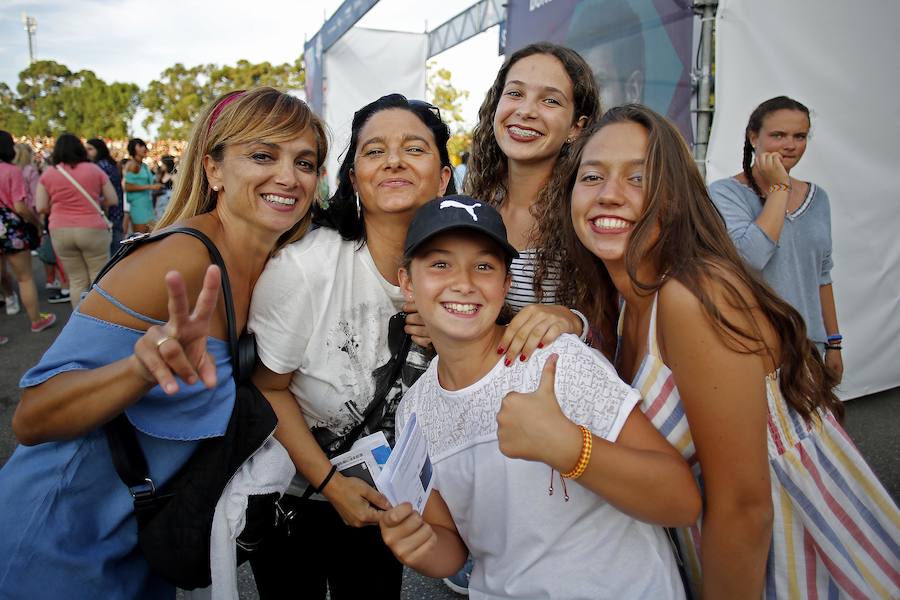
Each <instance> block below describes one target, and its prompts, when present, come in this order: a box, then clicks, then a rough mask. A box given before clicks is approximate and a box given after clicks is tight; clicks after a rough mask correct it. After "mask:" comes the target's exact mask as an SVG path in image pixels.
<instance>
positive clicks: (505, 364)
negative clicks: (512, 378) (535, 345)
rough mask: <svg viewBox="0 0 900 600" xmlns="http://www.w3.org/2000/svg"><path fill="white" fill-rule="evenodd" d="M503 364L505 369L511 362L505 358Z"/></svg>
mask: <svg viewBox="0 0 900 600" xmlns="http://www.w3.org/2000/svg"><path fill="white" fill-rule="evenodd" d="M503 364H504V366H507V367H508V366H509V365H511V364H512V361H511V360H509V359H508V358H507V359H505V360H504V361H503Z"/></svg>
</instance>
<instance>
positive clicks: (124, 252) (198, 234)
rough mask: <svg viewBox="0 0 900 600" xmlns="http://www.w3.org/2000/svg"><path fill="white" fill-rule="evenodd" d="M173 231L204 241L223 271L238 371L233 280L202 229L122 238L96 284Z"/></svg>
mask: <svg viewBox="0 0 900 600" xmlns="http://www.w3.org/2000/svg"><path fill="white" fill-rule="evenodd" d="M173 233H184V234H187V235H190V236H192V237H194V238H196V239H198V240H200V241H201V242H203V245H204V246H206V249H207V251H208V252H209V256H210V258H211V259H212V261H213V264H215V265H216V266H217V267H219V270H220V271H221V272H222V295H223V296H224V297H225V321H226V323H227V327H228V346H229V348H230V350H231V360H232V366H233V367H234V372H235V373H237V362H236V361H237V360H238V337H239V336H238V332H237V321H236V319H235V316H234V296H233V295H232V293H231V282H230V280H229V278H228V269H227V268H226V267H225V261H224V260H223V259H222V254H221V253H220V252H219V249H218V248H216V245H215V244H214V243H213V242H212V240H210V239H209V238H208V237H207V236H206V234H205V233H203V232H202V231H200V230H198V229H194V228H193V227H171V228H169V229H164V230H162V231H159V232H155V233H152V234H150V233H144V234H138V235H136V236H134V237H131V238H128V239H127V240H122V242H121V246H120V247H119V249H118V250H117V251H116V253H115V254H113V256H112V258H110V259H109V262H107V263H106V264H105V265H104V266H103V268H102V269H100V273H98V274H97V277H96V278H95V279H94V283H95V284H96V283H97V282H99V281H100V280H101V279H103V276H104V275H106V274H107V273H109V272H110V271H111V270H112V268H113V267H114V266H116V265H117V264H118V263H119V261H121V260H122V259H124V258H125V257H126V256H128V255H129V254H131V253H132V252H133V251H134V250H136V249H137V248H139V247H141V246H144V245H146V244H149V243H152V242H156V241H158V240H161V239H163V238H167V237H169V236H170V235H172V234H173Z"/></svg>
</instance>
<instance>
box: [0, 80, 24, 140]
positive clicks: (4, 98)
mask: <svg viewBox="0 0 900 600" xmlns="http://www.w3.org/2000/svg"><path fill="white" fill-rule="evenodd" d="M0 129H2V130H3V131H8V132H10V133H11V134H13V135H25V132H26V131H27V130H28V117H27V116H26V115H25V112H24V110H23V108H22V105H21V101H20V100H19V98H18V97H16V94H15V92H13V91H12V90H11V89H10V87H9V86H8V85H6V84H5V83H2V82H0Z"/></svg>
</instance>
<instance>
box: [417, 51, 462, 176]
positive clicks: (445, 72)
mask: <svg viewBox="0 0 900 600" xmlns="http://www.w3.org/2000/svg"><path fill="white" fill-rule="evenodd" d="M451 77H452V73H451V72H450V70H449V69H439V68H437V65H436V63H435V62H434V61H432V62H429V63H428V77H427V79H426V82H425V92H426V94H427V96H428V98H429V102H431V103H432V104H434V105H435V106H437V107H438V108H440V109H441V117H442V118H443V119H444V122H445V123H447V124H448V125H449V126H450V130H451V132H452V135H451V136H450V141H449V142H448V143H447V150H448V151H449V152H450V158H451V159H453V161H454V164H458V163H459V156H460V154H462V153H463V152H465V151H466V150H469V149H470V148H471V147H472V134H471V132H470V131H468V130H467V128H466V126H465V121H464V119H463V116H462V103H463V102H464V101H465V100H466V99H467V98H468V97H469V92H468V90H459V89H457V88H456V87H455V86H454V85H453V83H452V82H451V81H450V78H451Z"/></svg>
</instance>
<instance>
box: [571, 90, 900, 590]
mask: <svg viewBox="0 0 900 600" xmlns="http://www.w3.org/2000/svg"><path fill="white" fill-rule="evenodd" d="M568 176H569V183H570V185H571V190H572V191H571V194H570V195H569V196H568V197H566V198H565V200H564V201H563V202H562V203H561V205H559V206H557V207H556V208H557V210H559V211H560V212H561V214H565V215H567V216H568V219H567V222H568V226H567V227H566V228H565V229H563V230H562V234H561V235H562V240H561V245H562V247H563V254H564V256H563V259H564V260H563V268H562V269H561V272H562V273H563V277H562V281H561V284H560V289H559V291H558V297H559V299H560V301H562V302H566V303H567V304H569V305H571V306H576V307H580V308H582V309H584V310H585V311H586V312H587V313H588V315H589V316H590V317H591V318H593V319H595V320H597V321H599V322H600V323H601V324H602V325H606V326H607V327H610V326H611V324H610V323H608V322H604V320H606V319H608V318H609V317H608V313H609V304H610V303H613V304H615V302H616V300H617V298H621V299H623V300H624V304H623V305H622V310H621V315H620V317H619V323H618V326H619V328H618V331H619V336H620V337H619V343H618V347H617V349H616V356H615V361H616V368H617V370H618V372H619V374H620V375H621V376H622V378H623V379H625V380H626V381H631V382H632V385H633V386H634V387H635V388H636V389H638V390H639V391H640V392H641V395H642V396H643V404H642V408H643V409H644V411H645V413H646V414H647V416H648V417H649V418H650V419H651V421H652V422H653V424H654V425H655V426H656V427H657V428H658V429H659V430H660V431H661V432H662V433H663V435H664V436H666V438H667V439H668V440H669V441H670V442H671V443H672V445H674V446H675V447H676V448H678V449H679V450H680V451H681V452H682V454H683V456H684V457H685V458H686V459H687V460H688V463H689V464H691V465H692V466H693V467H694V470H695V475H696V476H697V478H698V480H699V481H700V483H701V489H702V490H703V493H704V514H703V515H702V517H701V519H700V521H699V522H698V523H697V524H696V525H695V526H693V527H690V528H686V529H680V530H677V540H678V546H679V550H680V553H681V555H682V557H683V559H684V566H685V571H686V575H687V579H688V581H689V584H690V588H691V591H692V592H693V593H694V595H695V596H696V597H701V596H702V597H708V598H759V597H760V596H765V597H767V598H774V597H780V596H791V597H812V596H816V595H820V596H825V595H829V596H832V595H836V594H838V593H841V594H846V595H847V596H851V597H867V598H875V597H879V598H880V597H884V598H888V597H896V596H897V593H898V591H900V587H898V586H900V550H898V547H900V546H898V538H900V512H898V510H897V508H896V506H895V505H894V503H893V502H892V501H891V499H890V497H889V496H888V494H887V492H886V491H885V490H884V488H883V487H882V486H881V485H880V483H879V482H878V480H877V479H876V477H875V475H874V474H873V473H872V471H871V470H870V469H869V467H868V465H866V463H865V461H864V460H863V459H862V457H861V456H860V454H859V452H858V451H857V450H856V449H855V447H854V446H853V444H852V443H851V442H850V440H849V438H848V437H847V434H846V433H845V432H844V431H843V429H841V427H840V425H839V424H838V422H837V419H836V416H837V417H840V416H841V413H842V406H841V404H840V402H839V401H838V399H837V398H836V397H835V395H834V393H833V392H832V387H833V385H834V384H835V378H834V374H833V373H832V372H831V371H830V370H828V369H826V368H825V365H824V364H823V362H822V358H821V356H820V355H819V353H818V351H817V349H816V347H815V346H814V345H813V343H812V342H810V341H809V340H808V339H807V336H806V328H805V326H804V324H803V319H802V317H801V316H800V314H799V313H798V312H797V311H796V310H794V309H793V308H791V306H790V305H788V304H787V303H786V302H785V301H783V300H782V299H780V298H779V297H778V296H777V295H776V294H775V293H774V292H773V291H772V290H771V289H770V288H769V287H768V286H767V285H766V284H765V283H764V282H763V281H762V279H761V278H760V277H759V276H758V275H757V274H755V273H753V272H751V271H749V270H748V268H747V267H746V266H745V265H744V262H743V261H742V259H741V258H740V256H739V255H738V253H737V251H736V249H735V247H734V245H733V244H732V243H731V241H730V239H729V237H728V232H727V231H726V229H725V225H724V223H723V222H722V219H721V218H720V217H719V215H718V213H717V212H716V209H715V207H714V205H713V204H712V201H711V200H710V198H709V195H708V193H707V191H706V187H705V185H704V182H703V179H702V177H701V175H700V173H699V171H698V170H697V168H696V166H695V164H694V161H693V157H692V155H691V152H690V150H689V148H688V147H687V144H686V143H685V142H684V139H683V138H682V137H681V135H680V134H679V133H678V131H677V130H676V129H675V127H674V126H673V125H672V124H671V123H669V122H668V121H667V120H666V119H665V118H664V117H662V116H660V115H658V114H656V113H655V112H653V111H651V110H649V109H647V108H644V107H642V106H638V105H627V106H623V107H618V108H614V109H612V110H610V111H609V112H608V113H606V114H605V115H604V116H603V118H602V119H600V121H599V122H598V123H597V125H596V126H595V127H593V128H592V129H590V130H589V131H587V132H585V134H584V135H583V137H582V139H581V140H580V141H579V143H578V145H577V147H576V148H575V151H574V155H573V160H572V162H571V163H570V164H569V165H568ZM701 573H702V577H701Z"/></svg>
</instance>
